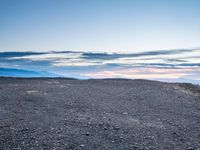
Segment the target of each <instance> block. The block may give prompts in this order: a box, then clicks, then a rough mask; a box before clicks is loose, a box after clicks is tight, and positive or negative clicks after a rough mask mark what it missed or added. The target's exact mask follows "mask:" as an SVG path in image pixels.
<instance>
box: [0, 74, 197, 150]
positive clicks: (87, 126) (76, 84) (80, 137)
mask: <svg viewBox="0 0 200 150" xmlns="http://www.w3.org/2000/svg"><path fill="white" fill-rule="evenodd" d="M12 149H13V150H21V149H22V150H30V149H34V150H40V149H41V150H42V149H46V150H51V149H55V150H64V149H66V150H68V149H69V150H70V149H77V150H79V149H80V150H81V149H84V150H129V149H130V150H200V87H199V86H195V85H191V84H175V83H174V84H172V83H170V84H169V83H161V82H155V81H146V80H122V79H118V80H117V79H113V80H111V79H110V80H108V79H107V80H83V81H81V80H72V79H15V78H0V150H12Z"/></svg>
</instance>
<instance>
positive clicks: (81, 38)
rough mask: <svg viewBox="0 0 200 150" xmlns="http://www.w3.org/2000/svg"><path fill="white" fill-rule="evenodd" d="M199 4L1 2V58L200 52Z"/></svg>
mask: <svg viewBox="0 0 200 150" xmlns="http://www.w3.org/2000/svg"><path fill="white" fill-rule="evenodd" d="M199 8H200V1H199V0H0V52H3V51H4V52H6V51H52V50H55V51H63V50H71V51H84V52H92V51H99V52H120V53H137V52H144V51H151V50H169V49H180V48H183V49H187V48H197V47H200V9H199Z"/></svg>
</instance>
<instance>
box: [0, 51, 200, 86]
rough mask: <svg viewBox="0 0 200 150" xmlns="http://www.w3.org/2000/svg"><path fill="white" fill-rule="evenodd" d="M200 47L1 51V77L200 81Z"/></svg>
mask: <svg viewBox="0 0 200 150" xmlns="http://www.w3.org/2000/svg"><path fill="white" fill-rule="evenodd" d="M199 58H200V49H198V48H196V49H174V50H160V51H146V52H140V53H123V54H122V53H103V52H73V51H51V52H0V76H7V77H70V78H77V79H89V78H126V79H151V80H159V81H168V82H190V83H200V79H199V75H200V59H199Z"/></svg>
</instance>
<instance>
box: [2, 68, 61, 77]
mask: <svg viewBox="0 0 200 150" xmlns="http://www.w3.org/2000/svg"><path fill="white" fill-rule="evenodd" d="M0 76H4V77H59V75H57V74H53V73H50V72H47V71H31V70H24V69H14V68H0Z"/></svg>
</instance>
